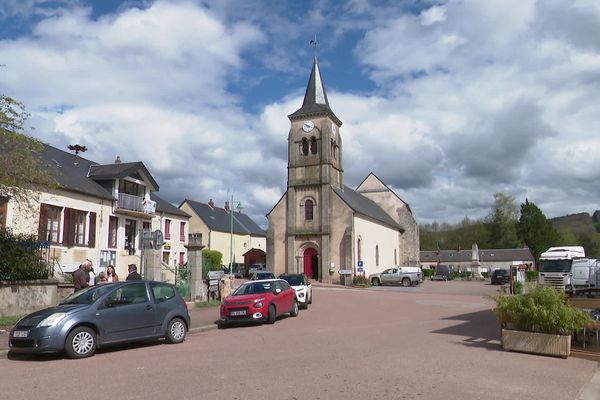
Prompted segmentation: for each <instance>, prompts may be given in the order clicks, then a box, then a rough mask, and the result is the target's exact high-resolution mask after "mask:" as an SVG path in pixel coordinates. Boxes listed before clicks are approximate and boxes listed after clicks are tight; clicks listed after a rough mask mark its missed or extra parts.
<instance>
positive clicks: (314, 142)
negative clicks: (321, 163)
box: [310, 136, 317, 154]
mask: <svg viewBox="0 0 600 400" xmlns="http://www.w3.org/2000/svg"><path fill="white" fill-rule="evenodd" d="M310 153H311V154H317V138H316V137H314V136H313V137H311V138H310Z"/></svg>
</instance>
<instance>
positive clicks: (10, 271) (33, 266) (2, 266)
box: [0, 229, 48, 281]
mask: <svg viewBox="0 0 600 400" xmlns="http://www.w3.org/2000/svg"><path fill="white" fill-rule="evenodd" d="M39 247H40V243H39V241H38V240H37V237H36V236H35V235H24V234H14V233H13V232H12V231H11V230H10V229H0V281H25V280H33V279H47V278H48V265H47V264H46V263H45V262H44V261H43V260H42V257H41V254H40V251H39Z"/></svg>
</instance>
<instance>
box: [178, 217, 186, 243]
mask: <svg viewBox="0 0 600 400" xmlns="http://www.w3.org/2000/svg"><path fill="white" fill-rule="evenodd" d="M179 241H180V242H185V222H180V223H179Z"/></svg>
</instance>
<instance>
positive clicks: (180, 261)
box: [179, 251, 185, 265]
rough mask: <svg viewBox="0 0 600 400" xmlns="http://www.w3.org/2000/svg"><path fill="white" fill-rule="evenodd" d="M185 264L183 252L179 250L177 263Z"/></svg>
mask: <svg viewBox="0 0 600 400" xmlns="http://www.w3.org/2000/svg"><path fill="white" fill-rule="evenodd" d="M183 264H185V252H183V251H182V252H180V253H179V265H183Z"/></svg>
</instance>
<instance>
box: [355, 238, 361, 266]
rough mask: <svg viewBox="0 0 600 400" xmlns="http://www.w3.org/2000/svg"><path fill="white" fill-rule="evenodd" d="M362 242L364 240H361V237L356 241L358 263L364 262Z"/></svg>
mask: <svg viewBox="0 0 600 400" xmlns="http://www.w3.org/2000/svg"><path fill="white" fill-rule="evenodd" d="M361 241H362V240H361V238H360V236H359V237H358V239H357V240H356V258H357V261H362V255H361V249H360V246H361Z"/></svg>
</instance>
